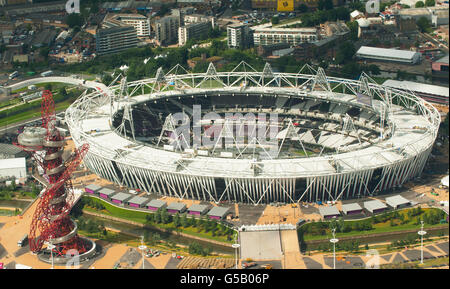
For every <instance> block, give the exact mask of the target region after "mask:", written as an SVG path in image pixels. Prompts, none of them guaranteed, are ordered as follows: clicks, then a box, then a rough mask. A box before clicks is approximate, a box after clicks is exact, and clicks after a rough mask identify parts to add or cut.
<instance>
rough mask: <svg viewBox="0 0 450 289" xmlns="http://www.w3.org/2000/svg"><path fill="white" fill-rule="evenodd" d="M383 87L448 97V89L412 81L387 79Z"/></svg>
mask: <svg viewBox="0 0 450 289" xmlns="http://www.w3.org/2000/svg"><path fill="white" fill-rule="evenodd" d="M383 85H384V86H390V87H393V88H397V89H403V90H410V91H413V92H418V93H424V94H433V95H439V96H446V97H448V96H449V93H448V87H444V86H438V85H431V84H425V83H419V82H413V81H407V80H403V81H399V80H392V79H388V80H386V81H385V82H384V83H383Z"/></svg>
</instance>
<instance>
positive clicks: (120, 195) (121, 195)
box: [110, 193, 132, 205]
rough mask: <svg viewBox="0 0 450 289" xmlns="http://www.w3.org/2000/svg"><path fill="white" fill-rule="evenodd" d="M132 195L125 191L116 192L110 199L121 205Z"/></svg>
mask: <svg viewBox="0 0 450 289" xmlns="http://www.w3.org/2000/svg"><path fill="white" fill-rule="evenodd" d="M131 197H132V196H131V195H130V194H126V193H117V194H115V195H113V196H111V197H110V198H111V201H112V202H113V203H115V204H118V205H123V204H124V203H125V202H126V201H127V200H128V199H130V198H131Z"/></svg>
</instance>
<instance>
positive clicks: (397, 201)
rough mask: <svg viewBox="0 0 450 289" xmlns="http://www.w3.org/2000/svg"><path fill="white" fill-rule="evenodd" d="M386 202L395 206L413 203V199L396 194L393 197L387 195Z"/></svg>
mask: <svg viewBox="0 0 450 289" xmlns="http://www.w3.org/2000/svg"><path fill="white" fill-rule="evenodd" d="M386 204H388V205H389V206H391V207H394V208H395V207H397V206H401V205H407V204H411V201H409V200H407V199H405V198H403V197H402V196H400V195H396V196H392V197H387V198H386Z"/></svg>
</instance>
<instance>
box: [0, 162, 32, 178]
mask: <svg viewBox="0 0 450 289" xmlns="http://www.w3.org/2000/svg"><path fill="white" fill-rule="evenodd" d="M26 176H27V164H26V161H25V158H23V157H22V158H14V159H0V178H8V177H15V178H16V179H18V178H24V177H26Z"/></svg>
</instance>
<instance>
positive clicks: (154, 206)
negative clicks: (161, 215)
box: [146, 199, 167, 211]
mask: <svg viewBox="0 0 450 289" xmlns="http://www.w3.org/2000/svg"><path fill="white" fill-rule="evenodd" d="M166 206H167V203H166V202H164V201H161V200H156V199H155V200H151V201H150V202H149V203H148V204H147V205H146V207H147V209H149V210H152V211H157V210H159V209H162V208H165V207H166Z"/></svg>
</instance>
